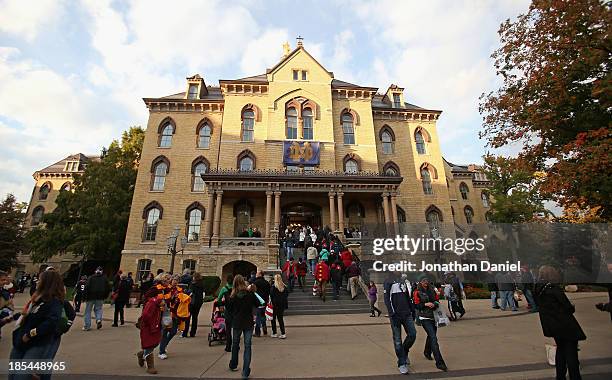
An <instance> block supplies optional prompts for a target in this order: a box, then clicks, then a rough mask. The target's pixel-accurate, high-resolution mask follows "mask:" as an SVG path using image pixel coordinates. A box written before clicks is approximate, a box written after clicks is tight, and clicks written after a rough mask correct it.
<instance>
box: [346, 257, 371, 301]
mask: <svg viewBox="0 0 612 380" xmlns="http://www.w3.org/2000/svg"><path fill="white" fill-rule="evenodd" d="M346 272H347V273H348V283H349V288H350V290H351V299H352V300H354V299H355V298H357V287H358V286H359V287H360V288H361V290H362V291H363V294H365V295H366V297H367V295H368V289H367V288H366V286H365V284H364V283H363V280H362V279H361V269H359V266H357V263H356V262H354V261H353V262H351V265H350V266H349V267H348V269H347V270H346Z"/></svg>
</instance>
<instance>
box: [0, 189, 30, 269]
mask: <svg viewBox="0 0 612 380" xmlns="http://www.w3.org/2000/svg"><path fill="white" fill-rule="evenodd" d="M26 209H27V204H26V203H17V200H16V199H15V196H14V195H13V194H8V195H7V196H6V198H5V199H4V200H3V201H2V203H0V269H1V270H4V271H10V270H11V268H13V267H14V266H15V265H16V264H17V253H18V252H20V251H21V250H22V249H23V243H24V240H23V238H24V234H25V231H24V226H23V223H24V221H25V211H26Z"/></svg>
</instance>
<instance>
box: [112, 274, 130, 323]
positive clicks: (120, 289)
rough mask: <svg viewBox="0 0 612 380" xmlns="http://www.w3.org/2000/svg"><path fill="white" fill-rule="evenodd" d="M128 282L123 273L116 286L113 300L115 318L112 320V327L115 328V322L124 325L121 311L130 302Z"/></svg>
mask: <svg viewBox="0 0 612 380" xmlns="http://www.w3.org/2000/svg"><path fill="white" fill-rule="evenodd" d="M131 290H132V289H130V282H129V281H128V279H127V275H126V274H125V273H124V274H122V275H121V279H120V280H119V284H118V285H117V290H115V293H116V294H117V297H116V298H115V316H114V318H113V324H112V326H113V327H117V326H118V324H117V320H118V319H120V320H121V325H124V324H125V318H124V317H123V311H124V309H125V305H127V303H128V301H129V300H130V291H131Z"/></svg>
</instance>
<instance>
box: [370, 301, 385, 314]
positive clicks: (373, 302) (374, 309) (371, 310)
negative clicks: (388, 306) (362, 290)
mask: <svg viewBox="0 0 612 380" xmlns="http://www.w3.org/2000/svg"><path fill="white" fill-rule="evenodd" d="M368 302H369V303H370V313H371V314H372V315H374V312H377V313H378V314H381V313H382V312H381V311H380V310H379V309H378V308H377V307H376V300H372V299H370V300H368Z"/></svg>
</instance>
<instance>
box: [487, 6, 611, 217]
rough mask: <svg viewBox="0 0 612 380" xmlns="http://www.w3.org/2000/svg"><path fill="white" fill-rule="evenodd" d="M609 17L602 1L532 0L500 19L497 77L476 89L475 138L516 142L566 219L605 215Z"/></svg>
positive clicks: (498, 144)
mask: <svg viewBox="0 0 612 380" xmlns="http://www.w3.org/2000/svg"><path fill="white" fill-rule="evenodd" d="M611 25H612V12H611V8H610V3H609V2H601V1H599V0H582V1H572V0H554V1H553V0H534V1H533V2H532V4H531V6H530V7H529V10H528V11H527V12H526V13H525V14H522V15H520V16H519V17H518V18H517V19H516V20H515V21H510V20H507V21H505V22H504V23H502V25H501V27H500V30H499V35H500V40H501V46H500V48H499V49H498V50H496V51H495V52H494V53H493V55H492V57H493V58H494V60H495V69H496V72H497V74H498V75H499V76H501V78H502V79H503V84H502V86H501V87H500V88H499V89H498V90H496V91H493V92H490V93H488V94H483V95H482V97H481V103H480V112H481V114H482V115H483V118H484V125H483V130H482V132H481V133H480V136H481V138H485V139H486V140H487V142H488V145H489V146H490V147H492V148H502V147H506V146H508V145H513V146H514V145H520V146H521V151H520V152H519V154H518V157H517V158H516V159H515V160H516V161H515V163H518V165H517V166H516V167H517V170H519V171H522V170H525V168H526V167H528V168H529V170H531V171H532V173H542V176H541V179H540V180H539V181H538V197H541V199H551V200H554V201H556V202H558V203H559V204H561V205H562V206H563V207H564V209H565V213H564V215H563V218H564V219H562V220H563V221H566V222H581V221H582V222H584V221H609V220H610V219H611V218H612V205H611V199H610V198H611V196H612V195H611V194H612V167H611V157H612V154H611V150H610V147H611V142H612V133H611V130H610V122H611V120H612V119H611V117H610V116H611V113H612V82H611V80H610V79H611V76H610V66H611V65H612V60H611V59H610V58H611V53H612V42H611V39H610V34H611ZM490 162H494V161H490ZM519 176H520V175H519ZM502 206H503V205H501V204H500V205H495V206H493V207H494V208H498V209H499V208H500V207H502Z"/></svg>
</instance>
